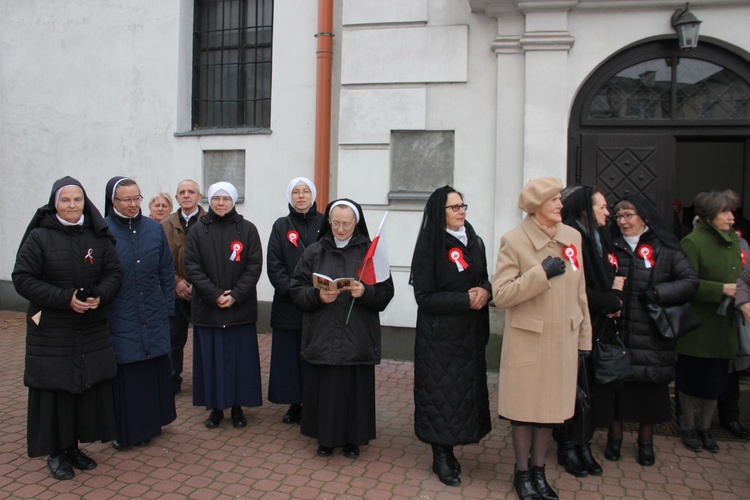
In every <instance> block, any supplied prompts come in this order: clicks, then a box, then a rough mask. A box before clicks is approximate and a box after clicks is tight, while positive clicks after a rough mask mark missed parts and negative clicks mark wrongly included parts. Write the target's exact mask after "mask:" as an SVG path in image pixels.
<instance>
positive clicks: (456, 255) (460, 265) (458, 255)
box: [448, 247, 469, 273]
mask: <svg viewBox="0 0 750 500" xmlns="http://www.w3.org/2000/svg"><path fill="white" fill-rule="evenodd" d="M448 260H450V261H451V262H455V263H456V268H457V269H458V272H459V273H460V272H463V271H464V270H465V269H466V268H467V267H469V264H468V263H467V262H466V261H465V260H464V253H463V252H462V251H461V249H460V248H458V247H453V248H451V249H450V250H448Z"/></svg>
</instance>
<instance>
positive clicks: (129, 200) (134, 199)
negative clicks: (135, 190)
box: [115, 195, 143, 205]
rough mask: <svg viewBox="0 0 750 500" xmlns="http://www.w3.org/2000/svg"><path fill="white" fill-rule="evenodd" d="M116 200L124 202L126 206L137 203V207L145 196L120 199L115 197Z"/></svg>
mask: <svg viewBox="0 0 750 500" xmlns="http://www.w3.org/2000/svg"><path fill="white" fill-rule="evenodd" d="M115 200H117V201H119V202H122V203H124V204H126V205H130V204H131V203H135V204H136V205H137V204H139V203H140V202H141V201H142V200H143V196H141V195H138V196H133V197H132V198H118V197H116V196H115Z"/></svg>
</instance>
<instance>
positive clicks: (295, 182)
mask: <svg viewBox="0 0 750 500" xmlns="http://www.w3.org/2000/svg"><path fill="white" fill-rule="evenodd" d="M298 184H305V185H306V186H307V187H309V188H310V191H311V192H312V199H310V205H312V204H313V203H315V197H316V196H317V195H318V190H317V189H315V184H313V181H311V180H310V179H308V178H307V177H295V178H294V179H292V180H291V181H289V185H288V186H287V187H286V199H287V200H288V201H289V204H290V205H292V206H294V202H293V201H292V191H294V188H295V187H296V186H297V185H298Z"/></svg>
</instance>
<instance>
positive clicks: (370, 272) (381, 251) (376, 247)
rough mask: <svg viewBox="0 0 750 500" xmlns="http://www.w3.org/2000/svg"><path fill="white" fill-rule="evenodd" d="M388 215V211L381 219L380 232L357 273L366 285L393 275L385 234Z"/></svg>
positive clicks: (373, 240)
mask: <svg viewBox="0 0 750 500" xmlns="http://www.w3.org/2000/svg"><path fill="white" fill-rule="evenodd" d="M386 217H388V212H386V213H385V215H384V216H383V220H382V221H380V227H378V232H377V233H376V234H375V237H374V238H373V239H372V243H370V248H368V249H367V253H366V254H365V258H364V260H362V264H360V266H359V270H358V271H357V275H358V276H359V281H361V282H362V283H365V284H366V285H374V284H375V283H380V282H381V281H385V280H387V279H388V278H389V277H390V275H391V263H390V260H389V259H388V245H387V244H386V241H385V234H384V233H383V225H384V224H385V218H386Z"/></svg>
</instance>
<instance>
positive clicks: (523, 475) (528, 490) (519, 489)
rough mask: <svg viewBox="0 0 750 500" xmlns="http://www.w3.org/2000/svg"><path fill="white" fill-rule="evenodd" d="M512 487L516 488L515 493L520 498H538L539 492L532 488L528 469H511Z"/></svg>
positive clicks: (522, 499)
mask: <svg viewBox="0 0 750 500" xmlns="http://www.w3.org/2000/svg"><path fill="white" fill-rule="evenodd" d="M513 489H514V490H516V495H518V498H520V499H521V500H524V499H527V498H528V499H532V498H533V499H539V498H542V497H541V496H539V493H537V492H536V489H535V488H534V483H533V482H532V481H531V471H530V470H518V469H514V471H513Z"/></svg>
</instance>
